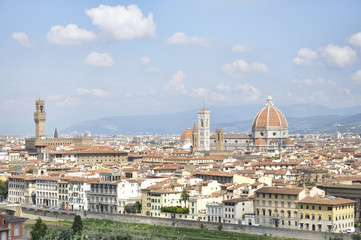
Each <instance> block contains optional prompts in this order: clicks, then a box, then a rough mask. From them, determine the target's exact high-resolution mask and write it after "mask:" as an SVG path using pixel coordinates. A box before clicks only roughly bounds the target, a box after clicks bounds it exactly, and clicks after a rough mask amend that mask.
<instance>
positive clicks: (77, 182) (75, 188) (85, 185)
mask: <svg viewBox="0 0 361 240" xmlns="http://www.w3.org/2000/svg"><path fill="white" fill-rule="evenodd" d="M68 189H69V207H68V208H69V209H72V210H88V199H87V194H88V193H89V192H90V183H89V179H85V178H70V179H68Z"/></svg>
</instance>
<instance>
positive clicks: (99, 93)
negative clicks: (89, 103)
mask: <svg viewBox="0 0 361 240" xmlns="http://www.w3.org/2000/svg"><path fill="white" fill-rule="evenodd" d="M75 92H76V94H77V95H79V96H85V95H89V96H92V97H96V98H102V97H106V96H109V95H110V93H109V92H108V91H106V90H103V89H99V88H93V89H87V88H78V89H77V90H76V91H75Z"/></svg>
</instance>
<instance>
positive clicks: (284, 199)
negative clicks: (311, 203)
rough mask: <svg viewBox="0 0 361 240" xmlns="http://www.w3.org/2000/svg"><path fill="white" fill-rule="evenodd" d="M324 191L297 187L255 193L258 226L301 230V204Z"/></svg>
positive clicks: (266, 189)
mask: <svg viewBox="0 0 361 240" xmlns="http://www.w3.org/2000/svg"><path fill="white" fill-rule="evenodd" d="M316 195H324V191H322V190H321V189H318V188H316V187H313V188H312V189H310V190H309V189H305V188H296V187H293V188H291V187H284V188H276V187H263V188H260V189H258V190H256V191H255V200H254V203H255V204H254V209H255V220H256V223H257V224H260V225H262V226H266V227H276V228H278V227H280V228H289V229H299V206H298V205H299V202H300V201H301V200H302V199H304V198H305V197H307V196H316Z"/></svg>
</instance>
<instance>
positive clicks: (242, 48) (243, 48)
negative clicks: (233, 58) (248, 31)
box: [232, 44, 254, 53]
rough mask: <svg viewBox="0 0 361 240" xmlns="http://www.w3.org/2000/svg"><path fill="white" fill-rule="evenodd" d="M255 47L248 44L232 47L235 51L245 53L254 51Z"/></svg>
mask: <svg viewBox="0 0 361 240" xmlns="http://www.w3.org/2000/svg"><path fill="white" fill-rule="evenodd" d="M253 50H254V48H252V47H250V46H248V45H241V44H239V45H236V46H234V47H232V51H233V52H240V53H244V52H251V51H253Z"/></svg>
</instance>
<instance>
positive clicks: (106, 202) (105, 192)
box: [88, 182, 120, 213]
mask: <svg viewBox="0 0 361 240" xmlns="http://www.w3.org/2000/svg"><path fill="white" fill-rule="evenodd" d="M119 183H120V182H90V192H89V195H88V196H89V197H88V198H89V207H88V209H89V211H92V212H104V213H118V201H117V197H118V196H117V186H118V184H119Z"/></svg>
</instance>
